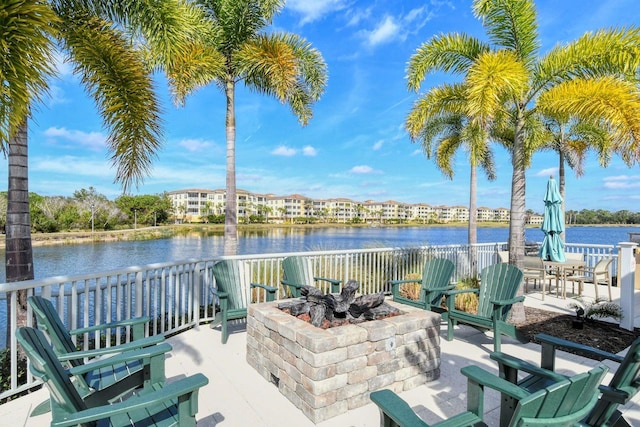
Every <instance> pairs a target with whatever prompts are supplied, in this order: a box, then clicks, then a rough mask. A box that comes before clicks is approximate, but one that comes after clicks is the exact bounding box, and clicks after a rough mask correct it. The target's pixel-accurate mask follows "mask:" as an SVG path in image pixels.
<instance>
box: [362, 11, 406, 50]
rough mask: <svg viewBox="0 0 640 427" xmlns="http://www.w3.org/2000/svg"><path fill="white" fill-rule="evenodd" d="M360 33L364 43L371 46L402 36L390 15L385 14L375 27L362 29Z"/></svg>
mask: <svg viewBox="0 0 640 427" xmlns="http://www.w3.org/2000/svg"><path fill="white" fill-rule="evenodd" d="M362 34H363V35H364V37H365V39H366V43H367V44H368V45H369V46H372V47H374V46H378V45H380V44H384V43H389V42H391V41H393V40H395V39H398V38H402V37H403V36H402V34H401V33H400V28H399V25H398V23H397V22H396V20H395V18H393V17H392V16H385V17H384V19H383V20H382V21H381V22H380V23H378V25H377V26H376V28H374V29H373V30H371V31H363V32H362Z"/></svg>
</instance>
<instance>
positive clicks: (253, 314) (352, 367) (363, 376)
mask: <svg viewBox="0 0 640 427" xmlns="http://www.w3.org/2000/svg"><path fill="white" fill-rule="evenodd" d="M277 304H278V302H272V303H263V304H251V305H249V310H248V317H247V362H248V363H249V365H251V366H253V368H254V369H256V370H257V371H258V372H259V373H260V374H261V375H262V376H263V377H264V378H265V379H266V380H267V381H270V382H272V383H274V384H275V385H276V386H277V387H278V389H279V390H280V392H281V393H282V394H283V395H285V396H286V397H287V398H288V399H289V400H290V401H291V402H292V403H293V404H294V405H295V406H296V407H298V408H299V409H300V410H302V412H303V413H304V414H305V415H306V416H307V417H308V418H309V419H310V420H311V421H313V422H314V423H318V422H321V421H324V420H326V419H329V418H332V417H334V416H336V415H340V414H342V413H345V412H347V411H348V410H350V409H354V408H358V407H360V406H363V405H366V404H368V403H369V402H370V400H369V394H370V393H371V392H372V391H375V390H380V389H382V388H389V389H391V390H393V391H395V392H402V391H405V390H409V389H412V388H415V387H417V386H420V385H422V384H424V383H426V382H428V381H432V380H435V379H437V378H438V377H439V376H440V334H439V333H440V315H439V314H436V313H431V312H428V311H424V310H420V309H416V308H413V307H408V306H404V305H400V304H396V303H394V302H389V304H390V305H392V306H394V307H397V308H398V309H400V310H401V311H403V312H404V313H405V314H402V315H399V316H394V317H389V318H385V319H381V320H372V321H368V322H363V323H359V324H352V325H344V326H339V327H334V328H329V329H320V328H317V327H315V326H313V325H311V324H310V323H307V322H304V321H302V320H300V319H297V318H295V317H293V316H291V315H289V314H287V313H284V312H283V311H281V310H279V309H278V308H277Z"/></svg>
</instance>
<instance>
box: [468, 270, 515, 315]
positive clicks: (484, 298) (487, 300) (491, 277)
mask: <svg viewBox="0 0 640 427" xmlns="http://www.w3.org/2000/svg"><path fill="white" fill-rule="evenodd" d="M522 277H523V275H522V271H521V270H520V269H519V268H517V267H515V266H513V265H511V264H505V263H500V264H493V265H490V266H488V267H485V268H483V269H482V274H481V279H480V290H479V294H478V316H482V317H488V318H489V317H491V316H492V315H493V304H491V301H494V300H508V299H511V298H513V297H515V296H516V293H517V292H518V287H519V286H520V285H521V284H522ZM510 311H511V306H510V305H509V306H505V307H504V308H503V310H502V312H501V313H500V314H501V317H500V319H499V320H503V321H506V320H507V317H508V315H509V312H510Z"/></svg>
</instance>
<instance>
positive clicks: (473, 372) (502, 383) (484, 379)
mask: <svg viewBox="0 0 640 427" xmlns="http://www.w3.org/2000/svg"><path fill="white" fill-rule="evenodd" d="M460 373H461V374H462V375H464V376H465V377H467V379H468V381H469V382H470V385H471V386H473V385H476V386H479V387H489V388H490V389H493V390H496V391H498V392H499V393H502V394H506V395H508V396H511V397H513V398H515V399H517V400H521V399H524V398H525V397H527V396H529V394H530V393H529V392H528V391H526V390H524V389H522V388H520V387H518V386H517V385H515V384H513V383H510V382H509V381H507V380H505V379H502V378H500V377H498V376H496V375H494V374H492V373H491V372H488V371H485V370H484V369H482V368H480V367H478V366H476V365H470V366H465V367H464V368H462V369H460ZM470 394H471V393H467V396H469V395H470Z"/></svg>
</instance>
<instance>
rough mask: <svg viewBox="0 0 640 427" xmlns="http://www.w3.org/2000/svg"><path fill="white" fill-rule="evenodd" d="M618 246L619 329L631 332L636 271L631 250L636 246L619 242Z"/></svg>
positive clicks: (633, 315)
mask: <svg viewBox="0 0 640 427" xmlns="http://www.w3.org/2000/svg"><path fill="white" fill-rule="evenodd" d="M619 246H620V252H619V254H620V257H619V259H620V261H619V262H620V268H619V270H618V283H619V284H620V308H622V320H621V321H620V327H621V328H624V329H627V330H629V331H633V323H634V320H635V312H634V309H635V301H634V296H635V295H634V294H635V289H634V282H635V280H634V278H635V269H636V262H635V257H634V256H633V250H634V248H636V247H637V246H638V245H637V244H636V243H633V242H620V243H619ZM596 286H597V284H596Z"/></svg>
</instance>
